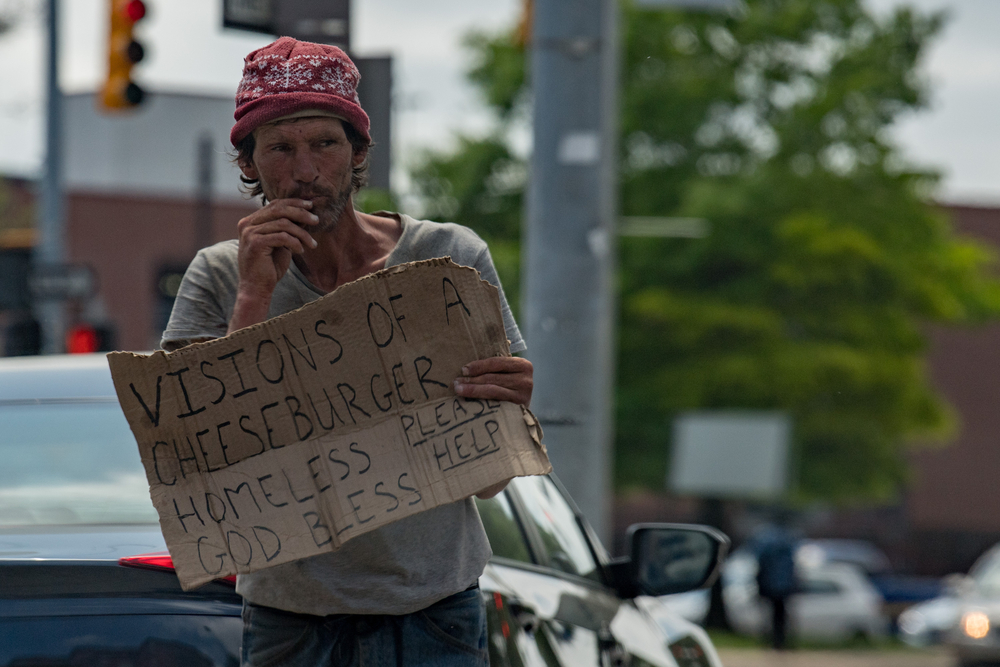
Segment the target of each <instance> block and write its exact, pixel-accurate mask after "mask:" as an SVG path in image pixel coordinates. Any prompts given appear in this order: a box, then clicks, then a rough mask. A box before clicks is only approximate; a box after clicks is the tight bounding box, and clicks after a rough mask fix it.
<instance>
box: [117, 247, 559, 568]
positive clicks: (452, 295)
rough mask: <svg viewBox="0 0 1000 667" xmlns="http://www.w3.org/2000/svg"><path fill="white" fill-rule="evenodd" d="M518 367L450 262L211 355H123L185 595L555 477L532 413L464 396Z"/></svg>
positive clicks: (384, 282) (206, 349)
mask: <svg viewBox="0 0 1000 667" xmlns="http://www.w3.org/2000/svg"><path fill="white" fill-rule="evenodd" d="M505 355H509V347H508V343H507V339H506V335H505V333H504V326H503V318H502V316H501V314H500V308H499V297H498V293H497V290H496V288H494V287H493V286H491V285H489V284H488V283H485V282H483V281H481V280H480V279H479V277H478V274H477V273H476V271H475V270H474V269H470V268H467V267H460V266H458V265H456V264H454V263H452V262H451V261H450V260H447V259H441V260H429V261H425V262H417V263H414V264H409V265H405V266H402V267H394V268H392V269H387V270H385V271H381V272H379V273H377V274H373V275H371V276H368V277H366V278H363V279H361V280H358V281H355V282H353V283H350V284H348V285H344V286H343V287H341V288H339V289H337V290H336V291H335V292H333V293H331V294H329V295H327V296H326V297H323V298H322V299H319V300H318V301H315V302H313V303H310V304H308V305H306V306H304V307H303V308H300V309H299V310H297V311H295V312H293V313H289V314H287V315H284V316H282V317H278V318H275V319H273V320H269V321H268V322H265V323H263V324H260V325H256V326H254V327H250V328H247V329H243V330H240V331H237V332H235V333H233V334H231V335H229V336H226V337H225V338H221V339H218V340H214V341H211V342H209V343H202V344H199V345H192V346H190V347H187V348H184V349H181V350H178V351H176V352H173V353H170V354H167V353H163V352H157V353H154V354H152V355H148V356H141V355H134V354H128V353H113V354H111V355H109V361H110V364H111V371H112V376H113V378H114V381H115V387H116V390H117V392H118V397H119V401H120V402H121V405H122V409H123V411H124V412H125V416H126V417H127V418H128V421H129V424H130V425H131V427H132V432H133V433H134V435H135V437H136V441H137V442H138V445H139V451H140V454H141V455H142V460H143V463H144V465H145V468H146V476H147V478H148V480H149V484H150V495H151V496H152V499H153V503H154V505H155V506H156V509H157V511H158V512H159V515H160V525H161V528H162V530H163V535H164V538H165V539H166V542H167V545H168V547H169V548H170V552H171V555H172V556H173V560H174V565H175V567H176V569H177V573H178V576H179V577H180V579H181V583H182V585H183V586H184V587H185V588H193V587H195V586H198V585H200V584H203V583H205V582H207V581H210V580H212V579H214V578H217V577H221V576H226V575H228V574H234V573H236V572H252V571H254V570H259V569H261V568H264V567H268V566H271V565H277V564H279V563H285V562H288V561H291V560H295V559H298V558H304V557H308V556H313V555H316V554H318V553H323V552H326V551H332V550H334V549H336V548H338V547H339V546H340V545H341V544H343V542H344V541H346V540H348V539H350V538H351V537H354V536H356V535H359V534H361V533H364V532H367V531H369V530H372V529H374V528H377V527H379V526H382V525H385V524H386V523H389V522H391V521H395V520H398V519H401V518H403V517H406V516H409V515H411V514H414V513H416V512H420V511H423V510H427V509H430V508H432V507H436V506H438V505H442V504H445V503H449V502H454V501H456V500H460V499H462V498H467V497H469V496H470V495H472V494H474V493H476V492H477V491H480V490H482V489H484V488H486V487H488V486H491V485H492V484H495V483H497V482H500V481H502V480H504V479H508V478H510V477H514V476H519V475H534V474H544V473H546V472H548V471H549V470H550V469H551V468H550V466H549V464H548V459H547V458H546V456H545V451H544V447H542V446H541V444H540V437H541V435H540V430H539V428H538V426H537V424H536V422H535V420H534V417H533V416H532V415H531V413H530V412H528V411H527V410H526V409H524V408H522V407H521V406H518V405H514V404H510V403H501V402H493V401H479V400H466V399H462V398H459V397H457V396H455V395H454V393H453V391H452V388H451V383H452V380H453V379H454V378H455V377H457V376H459V375H460V374H461V368H462V366H463V365H465V364H466V363H468V362H469V361H472V360H475V359H484V358H487V357H493V356H505Z"/></svg>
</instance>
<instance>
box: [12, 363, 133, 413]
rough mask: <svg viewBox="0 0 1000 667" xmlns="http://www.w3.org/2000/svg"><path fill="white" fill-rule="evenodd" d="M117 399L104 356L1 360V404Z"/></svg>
mask: <svg viewBox="0 0 1000 667" xmlns="http://www.w3.org/2000/svg"><path fill="white" fill-rule="evenodd" d="M115 397H116V394H115V386H114V383H112V381H111V370H110V369H109V368H108V359H107V357H106V356H105V355H104V354H63V355H50V356H38V357H7V358H3V359H0V403H12V402H23V401H33V400H43V401H44V400H58V399H97V398H108V399H115Z"/></svg>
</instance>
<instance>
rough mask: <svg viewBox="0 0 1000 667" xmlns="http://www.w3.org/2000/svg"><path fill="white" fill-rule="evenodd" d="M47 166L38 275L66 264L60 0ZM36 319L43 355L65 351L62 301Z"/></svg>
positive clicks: (52, 14) (54, 21) (52, 26)
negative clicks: (46, 269)
mask: <svg viewBox="0 0 1000 667" xmlns="http://www.w3.org/2000/svg"><path fill="white" fill-rule="evenodd" d="M48 26H49V30H48V68H47V72H46V74H47V78H48V81H47V89H48V93H47V104H46V124H45V165H44V167H43V172H42V181H41V184H40V185H41V187H40V193H39V194H40V197H39V199H40V206H39V207H38V211H39V215H38V228H37V231H38V236H37V239H36V241H35V247H34V253H33V256H32V263H33V265H34V269H35V270H36V271H37V270H39V269H41V267H44V266H52V265H57V264H63V263H65V261H66V248H65V244H64V236H65V231H64V219H65V206H64V202H63V183H62V149H63V142H62V93H61V91H60V90H59V0H49V15H48ZM35 317H36V318H37V319H38V322H39V325H40V326H41V332H42V353H43V354H58V353H61V352H63V351H64V349H65V341H64V340H63V339H64V337H65V330H66V321H65V320H66V309H65V305H64V303H63V301H62V300H58V299H45V300H40V301H36V303H35Z"/></svg>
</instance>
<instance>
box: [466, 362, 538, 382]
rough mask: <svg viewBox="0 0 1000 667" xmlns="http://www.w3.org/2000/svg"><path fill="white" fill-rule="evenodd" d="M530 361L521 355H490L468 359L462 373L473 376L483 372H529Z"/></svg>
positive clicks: (530, 367) (530, 368)
mask: <svg viewBox="0 0 1000 667" xmlns="http://www.w3.org/2000/svg"><path fill="white" fill-rule="evenodd" d="M532 370H533V367H532V365H531V362H530V361H528V360H527V359H523V358H521V357H490V358H489V359H478V360H476V361H470V362H469V363H467V364H466V365H465V366H463V367H462V375H465V376H469V377H474V376H476V375H482V374H484V373H525V372H528V373H530V372H531V371H532Z"/></svg>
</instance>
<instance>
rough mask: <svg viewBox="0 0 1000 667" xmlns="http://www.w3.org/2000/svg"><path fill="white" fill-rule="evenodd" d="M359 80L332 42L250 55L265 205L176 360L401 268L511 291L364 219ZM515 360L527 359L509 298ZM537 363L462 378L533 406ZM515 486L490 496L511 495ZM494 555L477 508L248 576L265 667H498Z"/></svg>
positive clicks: (255, 638)
mask: <svg viewBox="0 0 1000 667" xmlns="http://www.w3.org/2000/svg"><path fill="white" fill-rule="evenodd" d="M358 79H359V76H358V71H357V68H356V67H355V66H354V64H353V63H352V62H351V61H350V59H349V58H348V57H347V55H346V54H345V53H344V52H343V51H341V50H340V49H338V48H336V47H332V46H325V45H319V44H311V43H307V42H300V41H297V40H294V39H291V38H287V37H283V38H281V39H279V40H277V41H276V42H274V43H272V44H270V45H268V46H266V47H264V48H262V49H259V50H257V51H254V52H253V53H251V54H250V55H249V56H247V58H246V60H245V65H244V71H243V80H242V82H241V83H240V86H239V89H238V90H237V94H236V113H235V118H236V124H235V125H234V126H233V129H232V133H231V139H232V142H233V145H234V146H235V147H236V150H237V153H238V155H237V163H238V165H239V167H240V169H241V170H242V172H243V174H244V177H243V181H244V183H246V185H247V188H248V190H249V191H250V193H251V195H253V196H256V195H260V196H261V200H262V202H263V206H262V208H260V209H259V210H257V211H256V212H254V213H253V214H251V215H249V216H247V217H246V218H244V219H242V220H240V222H239V225H238V229H239V239H238V241H226V242H223V243H219V244H216V245H215V246H212V247H210V248H206V249H204V250H202V251H201V252H199V253H198V255H197V257H196V258H195V259H194V261H192V263H191V266H190V267H189V268H188V270H187V272H186V274H185V276H184V280H183V282H182V284H181V287H180V290H179V292H178V295H177V300H176V303H175V305H174V310H173V312H172V313H171V316H170V322H169V324H168V326H167V329H166V331H165V332H164V335H163V348H164V349H165V350H168V351H171V350H175V349H179V348H181V347H184V346H186V345H188V344H190V343H194V342H199V341H205V340H210V339H213V338H219V337H222V336H225V335H226V334H227V333H231V332H233V331H236V330H237V329H242V328H244V327H248V326H251V325H254V324H257V323H260V322H263V321H265V320H267V319H270V318H272V317H276V316H278V315H281V314H283V313H286V312H289V311H292V310H295V309H296V308H299V307H300V306H303V305H305V304H306V303H308V302H310V301H314V300H316V299H318V298H319V297H321V296H323V295H325V294H327V293H329V292H332V291H333V290H334V289H336V288H337V287H339V286H341V285H344V284H346V283H349V282H351V281H353V280H356V279H358V278H361V277H364V276H366V275H368V274H371V273H374V272H376V271H379V270H381V269H383V268H386V267H389V266H395V265H398V264H404V263H407V262H412V261H416V260H422V259H430V258H435V257H444V256H450V257H451V258H452V259H453V260H454V261H455V262H456V263H458V264H461V265H465V266H471V267H474V268H476V269H477V270H478V271H479V272H480V274H481V276H482V278H483V279H484V280H487V281H489V282H490V283H492V284H493V285H495V286H496V287H498V288H499V287H500V283H499V279H498V277H497V274H496V270H495V269H494V267H493V263H492V260H491V258H490V255H489V251H488V249H487V247H486V244H485V243H484V242H483V241H482V240H481V239H480V238H479V237H478V236H476V235H475V233H473V232H472V231H471V230H469V229H466V228H464V227H461V226H458V225H454V224H439V223H433V222H427V221H417V220H414V219H413V218H410V217H408V216H405V215H401V214H395V213H385V212H379V213H377V214H374V215H368V214H364V213H361V212H359V211H355V210H354V207H353V202H352V196H353V193H355V192H356V191H357V190H358V188H360V187H361V186H363V185H364V183H365V178H366V170H367V159H368V150H369V147H370V146H371V145H372V142H371V138H370V136H369V121H368V116H367V115H366V114H365V112H364V111H363V110H362V109H361V107H360V106H359V104H358V97H357V84H358ZM500 303H501V310H502V314H503V320H504V325H505V328H506V334H507V338H508V339H509V341H510V349H511V352H519V351H522V350H524V349H525V344H524V341H523V340H522V338H521V335H520V332H519V331H518V328H517V325H516V323H515V322H514V319H513V316H512V315H511V313H510V309H509V307H508V306H507V302H506V300H505V299H504V298H503V292H502V290H501V292H500ZM531 389H532V366H531V363H530V362H529V361H527V360H526V359H520V358H517V357H494V358H490V359H484V360H479V361H474V362H471V363H469V364H468V365H466V366H465V367H464V368H463V369H462V376H461V377H458V378H456V379H455V381H454V390H455V393H456V394H458V395H459V396H462V397H465V398H470V399H482V400H493V401H509V402H513V403H519V404H521V405H524V406H527V405H528V404H529V402H530V400H531ZM503 486H504V484H501V485H498V486H494V487H491V488H490V489H487V490H485V491H483V492H480V494H479V495H480V497H490V496H492V495H495V494H496V493H499V492H500V491H501V490H502V489H503ZM489 557H490V547H489V543H488V541H487V539H486V535H485V533H484V531H483V527H482V523H481V521H480V520H479V515H478V513H477V511H476V508H475V504H474V503H473V501H472V499H471V498H467V499H465V500H461V501H458V502H454V503H450V504H446V505H442V506H439V507H435V508H433V509H431V510H428V511H425V512H422V513H419V514H414V515H412V516H409V517H406V518H404V519H402V520H399V521H396V522H394V523H390V524H387V525H385V526H382V527H380V528H377V529H375V530H372V531H371V532H368V533H365V534H362V535H359V536H357V537H355V538H353V539H351V540H350V541H348V542H346V543H345V544H344V545H343V546H342V547H341V548H340V549H339V550H337V551H335V552H332V553H326V554H322V555H319V556H314V557H312V558H307V559H302V560H297V561H293V562H289V563H285V564H282V565H276V566H274V567H271V568H267V569H264V570H261V571H258V572H252V573H249V574H241V575H240V576H239V578H238V582H237V591H238V592H239V593H240V594H241V595H242V596H243V598H244V601H245V602H244V613H243V618H244V635H243V661H244V663H245V664H250V665H271V664H275V665H277V664H282V665H319V664H324V665H327V664H334V665H357V664H366V665H367V664H394V665H395V664H402V665H485V664H486V663H487V651H486V620H485V619H486V617H485V611H484V610H483V608H482V603H481V600H480V596H479V592H478V590H477V581H478V578H479V576H480V574H482V571H483V568H484V567H485V564H486V562H487V560H488V559H489Z"/></svg>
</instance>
